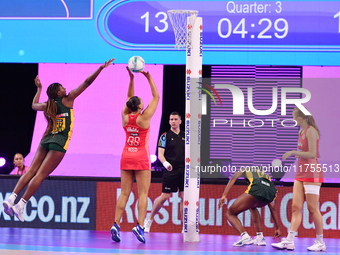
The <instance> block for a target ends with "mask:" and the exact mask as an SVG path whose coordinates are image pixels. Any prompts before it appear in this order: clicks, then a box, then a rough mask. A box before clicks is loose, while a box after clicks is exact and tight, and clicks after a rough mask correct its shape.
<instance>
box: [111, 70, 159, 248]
mask: <svg viewBox="0 0 340 255" xmlns="http://www.w3.org/2000/svg"><path fill="white" fill-rule="evenodd" d="M127 70H128V72H129V76H130V84H129V89H128V98H127V102H126V105H125V106H124V109H123V112H122V118H123V128H124V130H125V133H126V143H125V147H124V149H123V153H122V159H121V162H120V166H121V194H120V196H119V198H118V200H117V204H116V215H115V222H114V224H113V226H112V228H111V235H112V240H113V241H115V242H120V240H121V239H120V226H119V225H118V224H119V222H120V219H121V217H122V215H123V213H124V210H125V206H126V203H127V200H128V198H129V196H130V193H131V189H132V184H133V179H134V177H136V182H137V187H138V222H137V225H136V227H134V228H133V229H132V232H133V233H134V234H135V235H136V237H137V239H138V240H139V241H140V242H143V243H145V238H144V219H145V216H146V209H147V205H148V200H147V199H148V191H149V187H150V182H151V161H150V153H149V132H150V120H151V117H152V116H153V115H154V113H155V111H156V109H157V105H158V101H159V94H158V92H157V88H156V85H155V83H154V81H153V79H152V78H151V75H150V74H149V72H144V71H142V72H141V73H142V74H143V75H145V77H146V78H147V80H148V82H149V84H150V87H151V93H152V99H151V101H150V103H149V105H148V107H147V108H146V109H145V110H144V111H143V112H141V111H142V110H143V106H144V103H143V101H142V99H141V98H139V97H137V96H134V75H133V74H132V73H131V71H130V69H129V68H127ZM140 224H142V225H140Z"/></svg>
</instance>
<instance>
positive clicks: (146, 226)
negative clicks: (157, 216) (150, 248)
mask: <svg viewBox="0 0 340 255" xmlns="http://www.w3.org/2000/svg"><path fill="white" fill-rule="evenodd" d="M151 224H152V220H149V218H145V220H144V232H145V233H149V232H150V228H151Z"/></svg>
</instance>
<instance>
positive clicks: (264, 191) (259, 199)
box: [218, 167, 281, 246]
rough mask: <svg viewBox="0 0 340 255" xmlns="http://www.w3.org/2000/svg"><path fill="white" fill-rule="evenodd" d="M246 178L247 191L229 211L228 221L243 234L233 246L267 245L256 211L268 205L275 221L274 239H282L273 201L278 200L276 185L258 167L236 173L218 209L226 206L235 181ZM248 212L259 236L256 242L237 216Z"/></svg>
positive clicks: (243, 169) (242, 169) (258, 214)
mask: <svg viewBox="0 0 340 255" xmlns="http://www.w3.org/2000/svg"><path fill="white" fill-rule="evenodd" d="M240 177H244V179H246V181H247V182H248V183H249V186H248V188H247V190H246V191H245V192H244V193H243V194H242V195H241V196H239V197H238V198H237V199H236V200H235V202H234V203H233V204H232V205H231V206H230V208H228V210H227V219H228V221H229V222H230V224H231V225H232V226H233V227H234V228H235V229H236V230H237V231H238V232H239V233H240V234H241V236H240V238H239V240H238V241H237V242H236V243H234V244H233V246H243V245H247V244H255V245H266V241H265V239H264V237H263V232H262V225H261V217H260V213H259V211H258V210H257V209H256V208H258V207H264V206H266V205H268V207H269V210H270V213H271V215H272V218H273V221H274V223H275V227H276V230H275V234H274V238H277V237H278V238H279V240H280V239H281V233H280V226H279V218H278V216H277V213H276V211H275V208H274V204H273V201H274V200H275V198H276V193H277V189H276V188H275V185H274V183H273V182H272V181H271V179H270V176H269V175H268V174H265V173H264V172H263V171H262V170H261V169H260V168H258V167H251V168H249V167H247V168H244V167H243V168H241V169H240V171H238V172H236V173H235V174H234V176H233V177H232V178H231V180H230V181H229V182H228V184H227V187H226V188H225V190H224V192H223V195H222V197H221V199H220V201H219V204H218V209H220V208H222V206H223V205H224V204H225V201H226V197H227V195H228V193H229V191H230V189H231V188H232V186H233V185H234V183H235V181H236V180H237V179H238V178H240ZM246 210H250V212H251V217H252V219H253V221H254V224H255V228H256V232H257V236H256V237H255V238H254V240H253V239H252V238H251V237H250V236H249V234H248V233H247V232H246V231H245V230H244V228H243V226H242V224H241V222H240V220H239V219H238V218H237V215H238V214H239V213H241V212H244V211H246Z"/></svg>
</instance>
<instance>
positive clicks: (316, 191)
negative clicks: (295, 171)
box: [303, 185, 320, 196]
mask: <svg viewBox="0 0 340 255" xmlns="http://www.w3.org/2000/svg"><path fill="white" fill-rule="evenodd" d="M303 186H304V188H305V194H313V195H318V196H319V195H320V186H318V185H303Z"/></svg>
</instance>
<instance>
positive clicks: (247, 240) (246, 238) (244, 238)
mask: <svg viewBox="0 0 340 255" xmlns="http://www.w3.org/2000/svg"><path fill="white" fill-rule="evenodd" d="M253 243H254V241H253V239H252V238H251V237H250V236H249V235H243V236H241V237H240V239H238V241H237V242H236V243H233V246H243V245H247V244H253Z"/></svg>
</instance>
